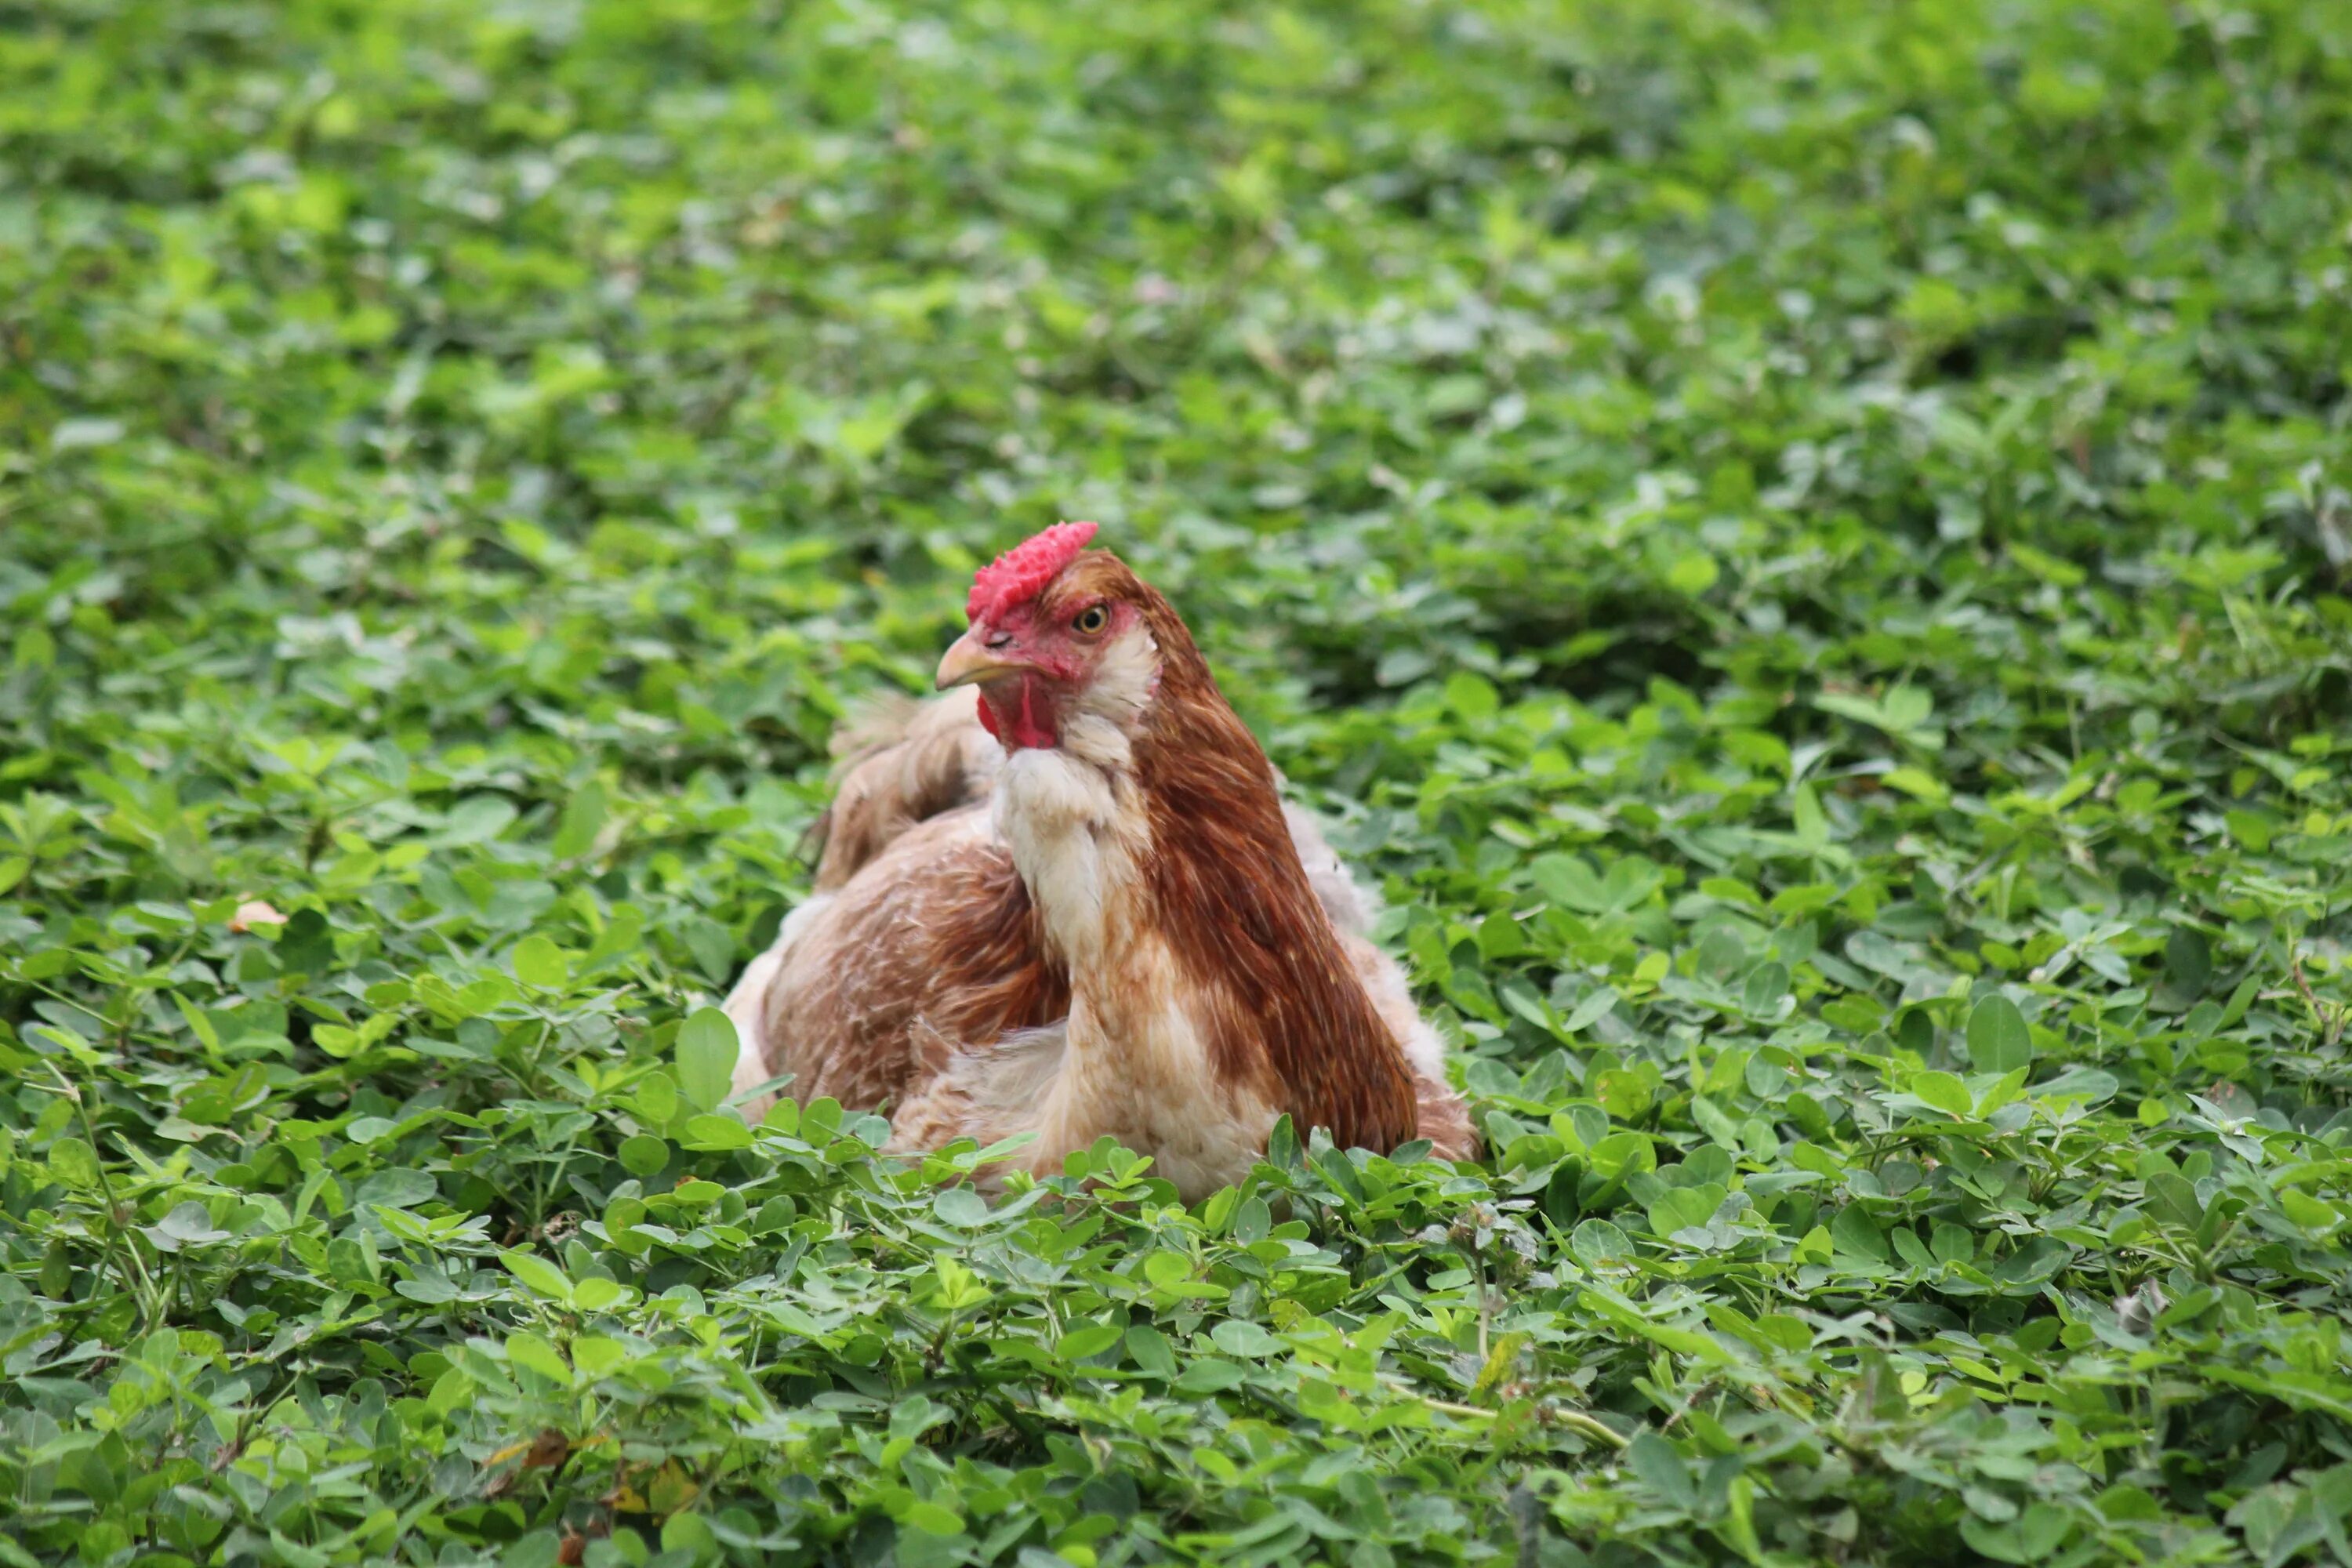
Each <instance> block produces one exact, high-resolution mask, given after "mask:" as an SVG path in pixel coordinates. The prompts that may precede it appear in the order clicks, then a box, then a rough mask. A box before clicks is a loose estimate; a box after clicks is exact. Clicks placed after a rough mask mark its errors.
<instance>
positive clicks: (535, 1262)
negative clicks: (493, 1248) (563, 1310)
mask: <svg viewBox="0 0 2352 1568" xmlns="http://www.w3.org/2000/svg"><path fill="white" fill-rule="evenodd" d="M499 1262H501V1263H503V1264H505V1265H506V1266H507V1272H508V1273H509V1274H511V1275H513V1276H514V1277H515V1278H516V1279H520V1280H521V1281H522V1282H523V1283H524V1284H526V1285H528V1286H530V1288H531V1289H533V1290H535V1291H537V1292H538V1293H539V1294H540V1295H541V1296H545V1297H546V1298H548V1299H549V1300H553V1301H568V1300H571V1299H572V1281H571V1280H569V1279H565V1278H564V1277H563V1270H562V1269H561V1268H557V1267H556V1266H555V1265H554V1264H552V1263H550V1262H549V1261H548V1260H547V1259H546V1258H541V1257H540V1256H539V1255H538V1254H537V1253H535V1252H502V1253H500V1254H499Z"/></svg>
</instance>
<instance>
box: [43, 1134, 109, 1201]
mask: <svg viewBox="0 0 2352 1568" xmlns="http://www.w3.org/2000/svg"><path fill="white" fill-rule="evenodd" d="M49 1174H50V1175H52V1176H55V1177H56V1178H57V1179H58V1182H59V1183H61V1184H64V1185H66V1186H68V1187H71V1188H73V1189H74V1190H75V1191H77V1192H88V1191H89V1189H91V1188H92V1187H95V1186H97V1185H98V1155H97V1154H96V1152H93V1151H92V1150H91V1148H90V1146H89V1144H88V1143H87V1142H83V1141H82V1140H81V1139H79V1138H75V1137H72V1136H70V1135H68V1136H67V1137H64V1138H59V1139H58V1140H57V1141H56V1142H53V1143H51V1144H50V1145H49Z"/></svg>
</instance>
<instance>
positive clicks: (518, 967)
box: [514, 932, 572, 991]
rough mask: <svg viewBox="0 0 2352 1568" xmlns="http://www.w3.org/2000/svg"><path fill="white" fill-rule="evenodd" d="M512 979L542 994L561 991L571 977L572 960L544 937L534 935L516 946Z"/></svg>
mask: <svg viewBox="0 0 2352 1568" xmlns="http://www.w3.org/2000/svg"><path fill="white" fill-rule="evenodd" d="M514 972H515V978H516V979H518V980H520V981H521V982H522V983H523V984H525V985H530V986H534V987H536V988H537V989H539V990H541V991H560V990H562V988H563V986H564V984H565V983H567V982H568V981H570V980H571V978H572V961H571V960H570V959H568V958H566V957H565V956H564V954H563V950H562V948H560V947H558V946H556V945H555V943H554V942H552V941H551V940H550V939H548V938H547V937H544V936H541V935H539V934H537V933H535V932H534V933H533V934H531V935H530V936H527V937H525V938H523V939H522V940H521V941H520V942H517V943H515V950H514Z"/></svg>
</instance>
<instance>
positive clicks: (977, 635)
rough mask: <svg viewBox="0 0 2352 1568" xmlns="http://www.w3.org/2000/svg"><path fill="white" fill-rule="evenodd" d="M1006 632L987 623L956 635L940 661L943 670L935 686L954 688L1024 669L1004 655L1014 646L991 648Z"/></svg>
mask: <svg viewBox="0 0 2352 1568" xmlns="http://www.w3.org/2000/svg"><path fill="white" fill-rule="evenodd" d="M1002 637H1003V633H1001V632H998V631H996V630H995V629H994V628H993V627H991V626H986V625H982V626H974V627H972V628H971V630H970V631H968V632H966V633H964V634H963V636H961V637H958V638H956V640H955V642H954V643H953V644H952V645H950V647H949V648H948V651H947V654H946V656H945V657H944V658H941V659H940V673H939V676H938V678H937V679H935V680H934V681H933V682H932V687H933V689H935V690H939V691H945V690H947V689H949V688H950V687H955V686H970V685H971V684H972V683H973V682H974V681H980V680H988V679H993V678H994V677H996V676H999V675H1004V674H1008V673H1010V672H1012V671H1013V670H1015V669H1018V668H1022V667H1021V666H1020V665H1019V664H1018V663H1016V662H1015V661H1013V660H1012V659H1009V658H1005V657H1004V654H1005V653H1006V652H1008V651H1010V648H1011V645H1010V644H1009V643H1006V644H1004V645H1003V647H989V643H990V642H991V641H992V640H995V639H1001V638H1002Z"/></svg>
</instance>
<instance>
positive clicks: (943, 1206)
mask: <svg viewBox="0 0 2352 1568" xmlns="http://www.w3.org/2000/svg"><path fill="white" fill-rule="evenodd" d="M931 1212H932V1213H933V1214H935V1215H938V1216H939V1217H940V1223H942V1224H944V1225H951V1226H956V1227H957V1228H959V1229H961V1230H971V1229H972V1228H974V1227H976V1226H983V1225H986V1224H987V1223H988V1200H987V1199H985V1198H983V1197H982V1196H981V1195H980V1194H978V1193H975V1192H973V1191H972V1190H971V1188H970V1187H950V1188H948V1189H946V1190H945V1191H944V1192H941V1193H940V1194H937V1195H936V1196H934V1197H933V1198H932V1199H931Z"/></svg>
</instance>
